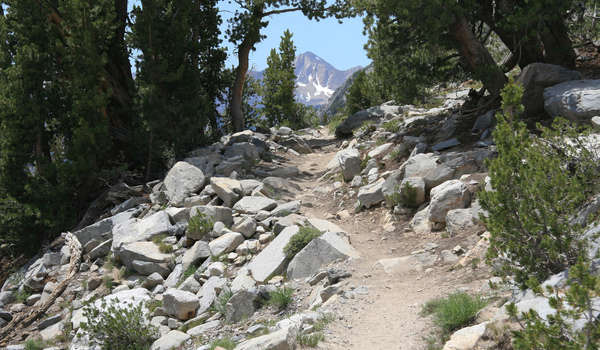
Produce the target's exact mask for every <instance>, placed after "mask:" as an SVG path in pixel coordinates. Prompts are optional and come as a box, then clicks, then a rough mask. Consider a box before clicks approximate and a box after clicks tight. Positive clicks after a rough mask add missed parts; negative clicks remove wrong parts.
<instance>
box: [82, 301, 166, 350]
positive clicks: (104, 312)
mask: <svg viewBox="0 0 600 350" xmlns="http://www.w3.org/2000/svg"><path fill="white" fill-rule="evenodd" d="M83 315H84V316H85V317H87V320H88V322H87V323H82V324H81V328H82V329H83V330H85V331H86V332H88V334H90V339H91V340H92V342H94V343H95V344H98V345H100V346H101V347H102V349H103V350H126V349H130V350H142V349H148V348H150V346H151V345H152V343H153V342H154V341H155V340H156V339H158V337H159V335H158V328H157V327H155V326H152V325H149V324H147V322H146V320H145V319H144V312H143V308H142V304H140V303H138V304H137V305H135V306H133V305H131V304H129V305H119V301H118V300H117V299H116V298H113V299H110V301H108V302H107V301H106V300H105V299H102V302H101V305H100V306H99V307H97V306H95V305H94V303H93V302H90V303H88V304H87V305H86V306H84V308H83Z"/></svg>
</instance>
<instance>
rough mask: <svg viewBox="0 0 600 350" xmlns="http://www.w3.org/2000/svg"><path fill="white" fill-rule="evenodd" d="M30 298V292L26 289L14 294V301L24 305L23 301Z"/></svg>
mask: <svg viewBox="0 0 600 350" xmlns="http://www.w3.org/2000/svg"><path fill="white" fill-rule="evenodd" d="M30 296H31V292H30V291H29V290H27V289H26V288H21V289H19V290H17V291H16V292H15V301H16V302H17V303H21V304H24V303H25V300H27V298H29V297H30Z"/></svg>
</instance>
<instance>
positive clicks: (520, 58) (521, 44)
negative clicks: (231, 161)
mask: <svg viewBox="0 0 600 350" xmlns="http://www.w3.org/2000/svg"><path fill="white" fill-rule="evenodd" d="M479 3H480V5H481V8H482V11H481V17H480V19H481V20H482V21H483V22H485V23H486V24H487V25H488V26H489V27H490V28H491V30H492V31H493V32H494V33H496V35H498V37H499V38H500V40H502V43H504V45H506V47H507V48H508V49H509V50H510V52H511V53H512V55H513V58H512V60H516V64H518V65H519V67H521V69H523V68H525V67H526V66H527V65H529V64H531V63H534V62H544V46H543V45H542V42H541V40H540V38H539V36H537V35H531V33H527V32H526V31H524V30H516V29H512V30H510V29H505V27H503V26H501V25H500V26H499V25H497V24H498V23H500V22H502V21H503V20H504V16H502V14H500V13H498V11H495V8H494V6H492V5H491V4H489V3H488V2H487V1H483V2H482V1H479Z"/></svg>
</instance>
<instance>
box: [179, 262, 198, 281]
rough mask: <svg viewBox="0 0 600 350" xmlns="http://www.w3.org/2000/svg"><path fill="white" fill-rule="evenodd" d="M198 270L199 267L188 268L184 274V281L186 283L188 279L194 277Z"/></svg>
mask: <svg viewBox="0 0 600 350" xmlns="http://www.w3.org/2000/svg"><path fill="white" fill-rule="evenodd" d="M197 270H198V266H194V265H192V266H190V267H188V268H187V270H185V272H184V273H183V278H182V280H183V281H185V280H186V279H187V278H188V277H190V276H193V275H194V274H195V273H196V271H197Z"/></svg>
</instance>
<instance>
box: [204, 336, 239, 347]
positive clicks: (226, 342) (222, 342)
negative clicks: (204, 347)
mask: <svg viewBox="0 0 600 350" xmlns="http://www.w3.org/2000/svg"><path fill="white" fill-rule="evenodd" d="M217 346H220V347H222V348H224V349H227V350H233V349H234V348H235V342H234V341H233V340H232V339H231V338H221V339H217V340H215V341H214V342H212V343H211V344H210V347H209V348H208V350H215V348H216V347H217Z"/></svg>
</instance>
